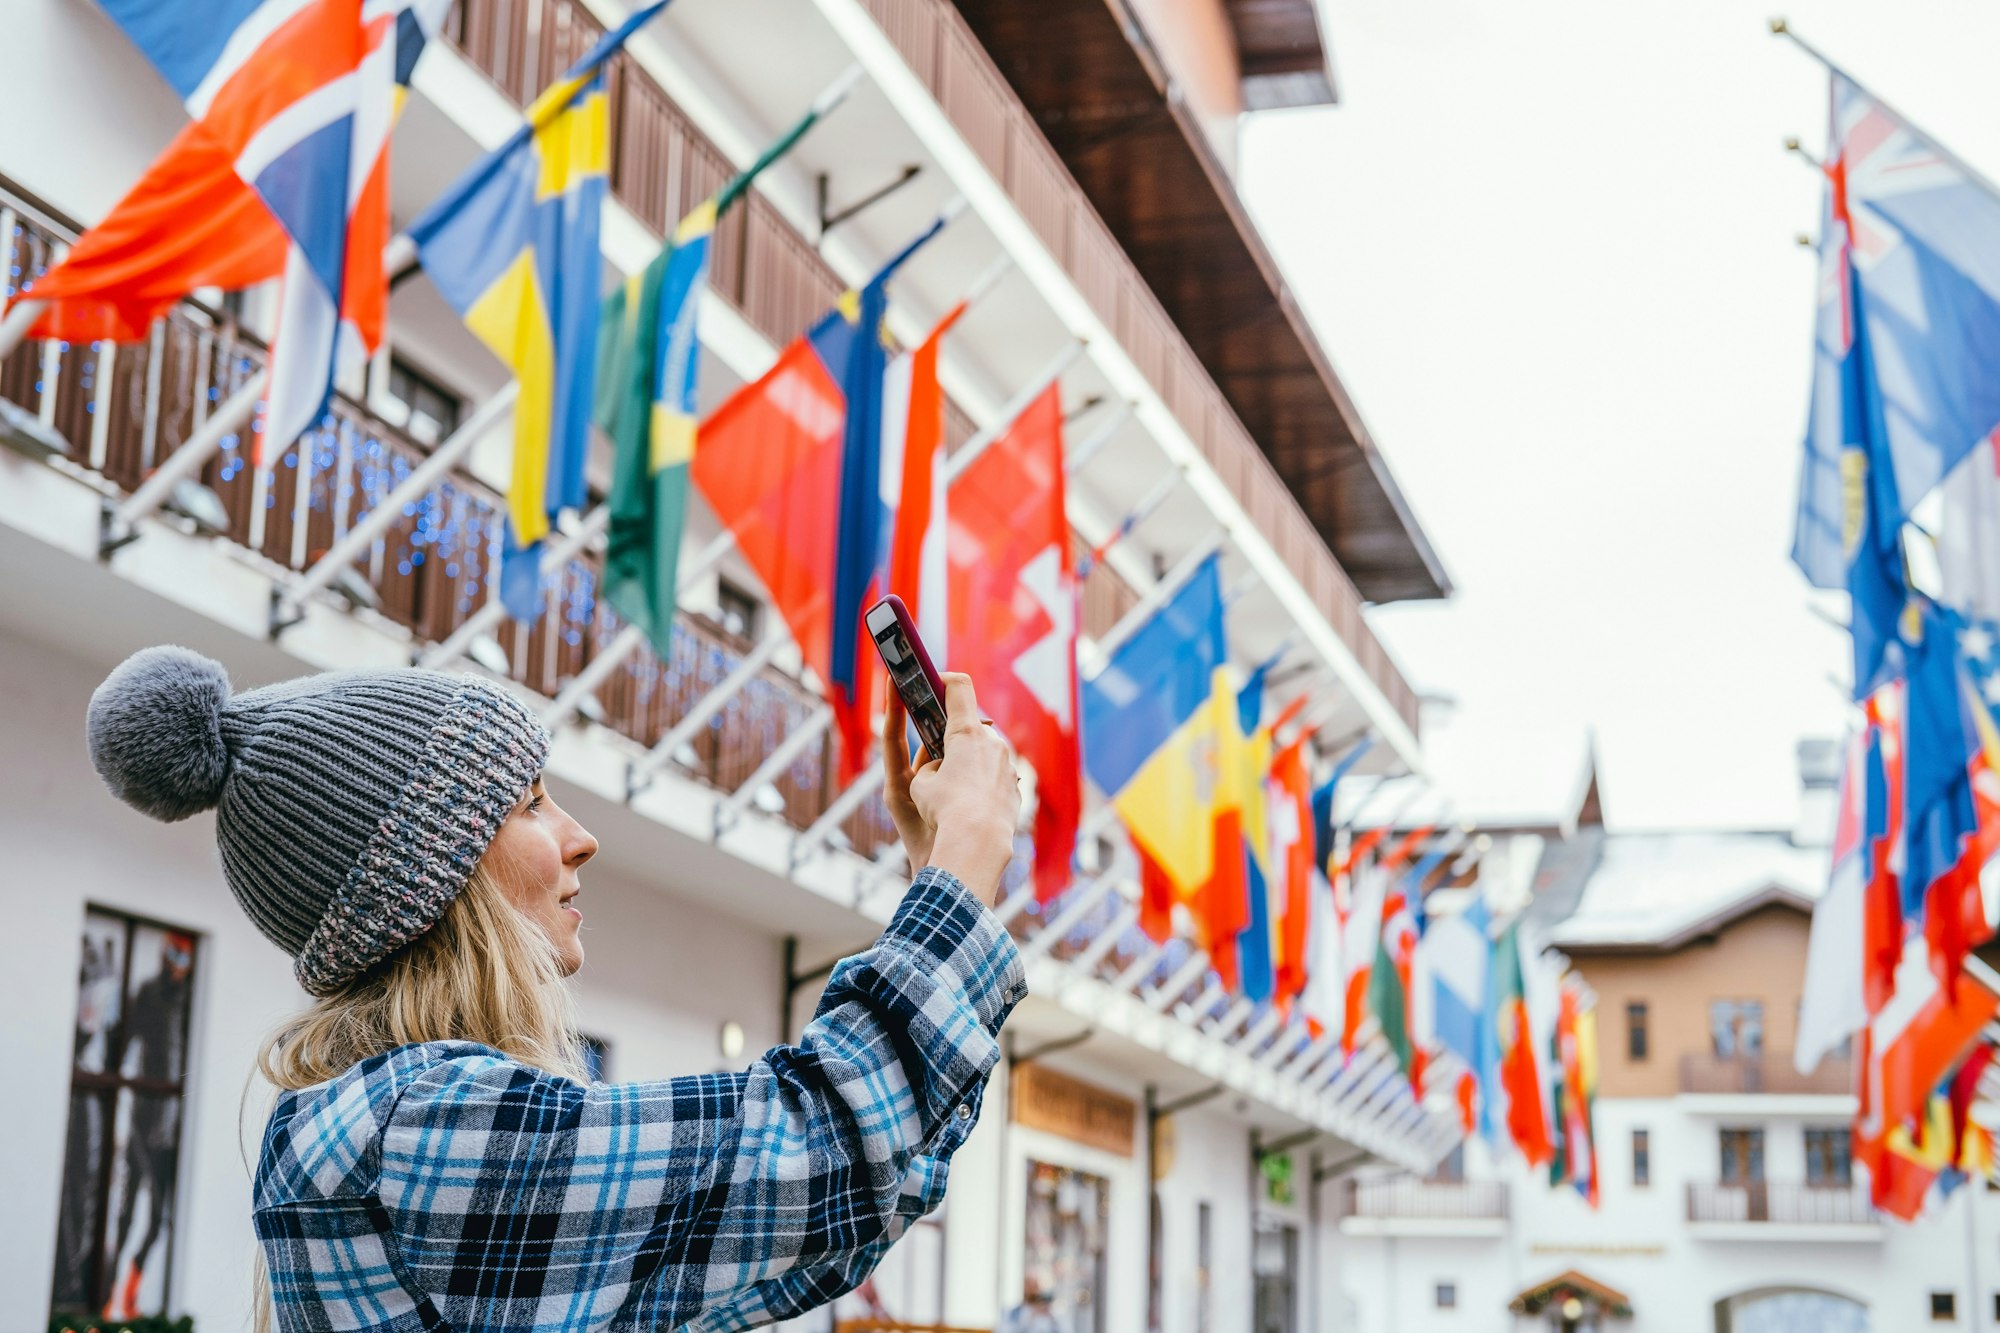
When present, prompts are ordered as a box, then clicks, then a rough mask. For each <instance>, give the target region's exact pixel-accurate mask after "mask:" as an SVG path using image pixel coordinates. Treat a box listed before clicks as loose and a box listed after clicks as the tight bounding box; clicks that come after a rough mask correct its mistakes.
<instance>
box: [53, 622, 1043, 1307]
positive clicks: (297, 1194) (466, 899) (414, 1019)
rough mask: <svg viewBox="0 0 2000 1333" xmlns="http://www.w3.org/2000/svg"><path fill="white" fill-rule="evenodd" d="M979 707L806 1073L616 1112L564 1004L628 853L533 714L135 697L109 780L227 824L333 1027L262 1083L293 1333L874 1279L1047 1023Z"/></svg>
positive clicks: (176, 680)
mask: <svg viewBox="0 0 2000 1333" xmlns="http://www.w3.org/2000/svg"><path fill="white" fill-rule="evenodd" d="M946 706H947V709H948V712H949V714H950V724H949V728H948V733H947V734H948V737H949V740H948V745H947V754H948V757H947V759H946V760H945V761H944V762H943V763H941V764H940V763H926V764H924V765H923V766H922V767H921V768H917V769H914V770H913V769H912V767H911V765H910V763H909V761H908V759H907V757H906V753H907V752H906V751H905V749H904V746H903V744H902V736H903V719H902V717H901V716H900V714H899V713H897V712H894V711H892V713H891V715H890V717H889V719H888V720H887V722H886V724H885V726H884V731H883V738H884V741H885V750H886V752H887V754H888V759H887V761H886V762H887V764H888V773H887V782H886V784H885V789H884V790H885V796H886V799H887V801H888V805H889V810H890V813H891V814H892V815H893V816H894V817H895V821H896V827H897V829H898V831H899V832H900V833H901V834H902V836H903V842H904V846H905V848H906V849H907V850H908V852H909V855H910V861H911V864H912V865H914V866H915V867H917V869H918V874H917V876H916V880H915V882H914V883H913V884H912V885H911V886H910V889H909V892H908V893H907V895H906V896H905V897H904V899H903V902H902V904H901V906H900V907H899V908H898V909H897V911H896V914H895V917H894V919H893V920H892V921H891V922H890V924H889V927H888V929H887V930H886V931H884V932H883V934H882V937H881V938H880V939H879V940H877V941H876V943H875V945H874V946H873V947H872V948H870V949H868V950H867V951H865V952H863V953H860V954H857V955H855V956H854V957H852V958H848V959H846V960H845V961H843V962H842V963H841V964H840V966H839V967H837V968H836V969H835V970H834V972H833V975H832V976H831V977H830V978H829V979H828V981H827V985H826V992H825V995H824V996H823V997H822V999H821V1001H820V1006H819V1010H818V1012H817V1014H816V1016H815V1017H814V1019H813V1021H812V1023H811V1024H810V1025H809V1026H808V1027H807V1029H806V1031H805V1034H804V1036H803V1037H802V1038H801V1040H800V1041H799V1043H798V1044H797V1045H795V1046H780V1047H774V1048H772V1049H771V1050H770V1051H767V1052H766V1053H765V1055H764V1057H763V1058H762V1059H761V1060H759V1061H757V1062H756V1063H755V1064H753V1065H752V1066H751V1067H750V1068H749V1069H747V1070H745V1071H744V1072H742V1073H739V1074H716V1075H709V1076H703V1077H691V1078H679V1079H673V1080H670V1081H667V1082H661V1083H635V1084H620V1085H603V1084H600V1085H596V1086H590V1085H589V1084H588V1081H587V1079H586V1078H585V1076H584V1075H583V1073H582V1064H581V1060H580V1058H579V1051H578V1041H577V1035H576V1027H575V1023H574V1021H573V1018H572V1015H571V1008H570V999H569V995H568V992H567V988H566V986H565V985H564V983H563V978H564V977H566V976H569V975H570V974H572V973H574V972H575V971H576V970H577V968H578V967H580V966H581V965H582V963H583V944H582V940H581V939H580V937H579V935H578V928H579V926H580V925H581V922H582V915H581V912H580V911H579V910H578V908H577V906H576V899H577V896H578V892H579V889H580V881H579V877H578V871H579V870H580V869H581V867H582V866H583V865H584V863H585V862H587V861H588V860H590V858H591V856H592V855H593V854H595V852H596V851H597V842H596V840H595V839H593V838H592V837H591V836H590V834H589V833H587V832H586V831H585V830H584V829H583V828H582V826H581V825H579V824H578V823H577V822H576V821H575V820H574V819H572V818H571V817H570V816H569V815H567V814H566V813H564V812H563V811H562V810H561V809H560V808H559V807H557V806H556V804H555V803H554V802H553V801H552V800H550V799H549V796H548V793H547V792H546V791H545V790H544V788H543V786H542V780H541V768H542V764H543V761H544V760H545V758H546V756H547V752H548V738H547V736H546V734H545V733H544V732H543V730H542V727H541V725H540V723H539V722H538V721H537V720H536V719H535V718H534V716H533V715H532V714H530V713H529V712H528V710H527V709H526V708H524V707H523V706H522V705H521V704H520V702H519V701H517V700H516V699H515V698H514V697H513V696H512V695H510V694H508V693H507V692H505V691H504V690H502V689H500V688H498V687H497V686H494V685H491V684H488V683H486V682H483V681H480V680H478V679H476V678H474V677H469V676H465V677H460V676H448V675H443V674H439V673H436V672H426V671H416V670H402V671H372V672H344V673H329V674H325V675H320V676H314V677H307V678H304V679H301V680H296V681H291V682H288V683H285V684H282V685H274V686H270V687H268V688H266V689H261V690H253V691H251V692H249V693H247V694H242V695H237V696H234V697H232V696H231V694H230V689H229V682H228V678H227V675H226V674H225V672H224V671H223V669H222V667H221V666H220V665H219V664H217V663H215V662H213V661H210V660H209V659H207V658H205V657H202V656H200V655H199V654H196V653H192V652H189V651H188V650H186V649H181V648H151V649H147V650H145V651H144V652H141V653H138V654H136V655H134V656H133V657H131V658H130V659H128V660H127V661H126V662H125V663H124V664H122V665H121V666H120V667H118V668H117V670H115V671H114V672H112V674H111V676H110V677H109V678H108V679H106V680H105V682H104V684H103V685H101V686H100V687H99V688H98V691H97V693H96V695H95V696H94V697H93V698H92V700H91V705H90V717H89V738H90V748H91V756H92V759H93V761H94V762H95V764H96V766H97V769H98V772H99V773H100V775H102V776H103V778H104V780H105V782H106V784H107V785H108V786H109V787H110V788H111V790H112V792H113V793H114V794H115V795H117V796H119V797H120V798H121V799H123V800H125V801H127V802H128V803H130V804H131V805H133V806H135V807H137V808H138V809H139V810H141V811H143V812H144V813H146V814H149V815H152V816H153V817H155V818H158V819H165V820H177V819H185V818H187V817H189V816H190V815H193V814H195V813H197V812H198V811H201V810H204V809H209V808H211V807H212V808H214V809H215V811H216V841H217V844H218V847H219V849H220V851H221V856H222V869H223V875H224V877H225V878H226V879H227V880H228V882H229V886H230V888H231V890H232V891H234V893H235V895H236V897H237V900H238V901H239V902H240V903H241V904H242V906H243V908H244V910H245V911H246V912H247V913H248V914H249V916H250V918H251V920H252V921H254V922H255V923H256V924H257V926H258V927H259V928H260V929H261V930H262V931H263V932H264V933H265V934H266V935H267V936H269V937H270V938H271V939H272V940H273V941H274V942H275V943H277V944H278V946H279V947H280V948H283V949H284V950H285V951H286V952H287V953H289V954H291V955H292V956H293V958H294V959H296V965H295V972H296V975H297V976H298V979H299V983H300V984H301V985H302V986H304V987H305V989H306V990H307V991H309V992H311V993H312V994H313V995H315V996H316V997H318V999H317V1002H316V1003H315V1004H314V1005H313V1007H312V1008H311V1009H310V1010H309V1011H308V1012H307V1013H306V1014H304V1015H303V1016H302V1017H300V1018H298V1019H296V1020H295V1021H293V1022H291V1023H288V1024H286V1025H285V1026H284V1027H283V1028H282V1029H281V1030H280V1031H279V1032H278V1033H277V1034H276V1035H275V1036H273V1037H272V1038H271V1040H270V1042H269V1044H268V1045H267V1047H266V1048H265V1050H264V1052H263V1055H262V1060H261V1067H262V1069H263V1071H264V1073H265V1075H266V1077H268V1078H269V1079H270V1080H271V1082H272V1083H273V1084H275V1085H276V1086H277V1087H278V1088H279V1089H280V1094H279V1097H278V1100H277V1106H276V1109H275V1110H274V1111H273V1113H272V1115H271V1120H270V1124H269V1125H268V1127H267V1128H266V1130H265V1134H264V1142H263V1150H262V1152H261V1154H260V1156H259V1160H258V1164H257V1173H256V1182H255V1189H254V1210H255V1212H254V1220H255V1226H256V1232H257V1236H258V1239H259V1241H260V1243H261V1246H262V1251H263V1255H264V1257H265V1259H266V1260H267V1262H268V1264H269V1271H270V1293H271V1299H272V1302H273V1303H274V1304H275V1307H276V1312H277V1322H278V1326H279V1327H280V1328H283V1329H286V1330H295V1329H296V1330H306V1329H311V1330H320V1329H332V1328H339V1329H363V1330H396V1331H397V1333H404V1331H405V1330H417V1329H424V1330H443V1329H454V1330H471V1329H479V1330H496V1329H499V1330H504V1329H532V1330H536V1333H544V1331H546V1330H571V1329H599V1328H614V1329H628V1328H629V1329H675V1328H679V1327H681V1326H682V1325H683V1324H689V1325H691V1326H693V1327H694V1328H697V1329H704V1330H706V1329H732V1328H744V1327H749V1326H751V1325H755V1324H761V1323H766V1322H769V1321H771V1320H773V1319H781V1318H786V1317H789V1316H791V1315H795V1314H799V1313H802V1312H804V1311H806V1310H809V1309H811V1308H813V1307H815V1306H817V1305H820V1304H823V1303H824V1302H826V1301H828V1300H831V1299H832V1298H833V1297H834V1296H837V1295H839V1294H840V1293H841V1292H844V1291H846V1290H848V1289H849V1288H850V1287H852V1286H853V1285H854V1284H855V1283H857V1282H859V1281H860V1280H861V1279H862V1278H863V1277H864V1276H866V1275H867V1273H868V1271H869V1270H870V1269H871V1268H872V1267H873V1266H874V1264H875V1262H876V1260H877V1259H878V1258H879V1257H880V1255H881V1254H882V1252H883V1251H884V1250H885V1249H886V1248H887V1247H888V1246H889V1245H890V1244H891V1243H892V1242H893V1241H894V1240H895V1239H896V1238H897V1236H899V1235H900V1234H901V1233H902V1231H903V1229H904V1228H905V1227H906V1226H907V1225H908V1224H909V1222H910V1221H911V1220H913V1219H914V1218H917V1217H920V1216H922V1215H923V1214H924V1213H925V1212H928V1211H929V1210H930V1209H932V1208H934V1207H935V1206H936V1205H937V1203H938V1201H939V1199H940V1198H941V1197H942V1195H943V1191H944V1179H945V1168H946V1165H947V1164H948V1162H949V1160H950V1157H951V1154H952V1152H953V1151H954V1150H955V1149H956V1148H957V1147H958V1145H959V1144H960V1143H961V1142H963V1141H964V1138H965V1136H966V1134H967V1133H968V1132H969V1131H970V1129H971V1127H972V1125H973V1122H974V1120H975V1119H976V1117H977V1115H978V1110H979V1100H980V1093H981V1091H982V1089H983V1088H984V1086H985V1081H986V1074H987V1071H988V1070H989V1069H991V1067H992V1065H993V1063H994V1060H995V1058H996V1056H997V1055H998V1051H999V1047H998V1033H999V1029H1000V1025H1001V1023H1002V1022H1003V1021H1005V1019H1006V1016H1007V1014H1008V1011H1009V1010H1011V1009H1012V1008H1013V1006H1014V1004H1015V1003H1016V1002H1018V1001H1019V1000H1020V998H1021V997H1022V995H1023V994H1024V993H1025V991H1026V985H1025V983H1024V982H1023V980H1022V972H1021V964H1020V960H1019V957H1018V956H1017V955H1016V953H1015V951H1014V947H1013V944H1012V942H1011V941H1010V940H1009V938H1008V936H1007V933H1006V931H1005V930H1004V929H1003V928H1002V927H1001V926H1000V924H999V922H998V921H997V920H995V918H994V917H993V915H992V913H991V912H990V911H988V910H987V909H988V908H989V907H990V906H991V905H992V904H993V902H994V899H995V897H996V895H997V894H998V892H999V883H1000V876H1001V872H1002V870H1003V869H1004V868H1005V866H1006V864H1007V860H1008V857H1009V855H1010V852H1011V847H1012V837H1013V831H1014V824H1015V819H1016V816H1017V814H1018V810H1019V803H1020V795H1019V790H1018V785H1017V782H1016V779H1015V775H1014V770H1013V766H1012V762H1011V760H1010V758H1009V756H1008V754H1007V751H1006V747H1005V746H1004V745H1003V744H1002V742H1001V741H1000V740H999V739H998V738H997V737H996V736H995V735H994V734H993V733H992V731H991V730H990V729H988V728H987V727H984V726H981V725H980V721H979V710H978V704H977V701H976V700H975V698H974V696H973V690H972V682H971V681H970V680H968V679H967V678H966V677H964V676H960V675H949V676H947V677H946ZM260 1304H261V1303H260ZM267 1319H268V1313H261V1314H260V1320H259V1323H260V1325H263V1324H264V1323H265V1320H267Z"/></svg>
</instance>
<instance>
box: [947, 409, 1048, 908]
mask: <svg viewBox="0 0 2000 1333" xmlns="http://www.w3.org/2000/svg"><path fill="white" fill-rule="evenodd" d="M932 521H933V522H935V521H936V520H935V519H933V520H932ZM948 524H949V533H950V535H949V538H948V541H947V548H946V549H947V553H948V557H949V565H950V578H949V587H950V592H949V594H948V597H949V600H950V616H949V621H950V623H949V630H948V634H949V638H948V640H947V641H948V643H949V644H950V652H951V665H952V669H953V670H956V671H964V672H967V673H968V674H970V675H971V676H972V678H973V679H974V681H975V682H977V685H978V688H979V703H980V706H981V707H982V708H984V709H985V710H986V712H987V713H988V714H989V715H990V716H991V717H992V719H993V721H994V723H995V725H997V726H998V727H999V728H1000V730H1001V732H1002V733H1003V734H1005V735H1006V737H1007V739H1008V740H1009V741H1011V742H1013V744H1014V747H1015V748H1016V749H1017V750H1019V751H1020V753H1021V755H1022V756H1023V757H1024V758H1026V759H1027V761H1028V762H1029V763H1030V764H1032V765H1033V766H1034V770H1035V796H1036V805H1035V893H1036V896H1037V897H1038V898H1040V899H1041V900H1042V901H1044V902H1046V901H1047V900H1049V899H1050V898H1053V897H1054V896H1055V895H1056V894H1058V893H1060V892H1062V890H1063V888H1064V887H1065V886H1066V885H1067V884H1068V883H1069V879H1070V857H1071V854H1072V853H1073V852H1074V851H1075V849H1076V830H1077V821H1078V816H1079V814H1080V812H1081V807H1082V799H1083V798H1082V791H1083V779H1082V773H1081V764H1082V758H1081V752H1080V750H1079V749H1078V746H1077V725H1076V719H1077V705H1076V700H1077V678H1076V619H1077V615H1076V613H1077V592H1076V567H1075V563H1074V560H1073V558H1072V554H1071V550H1070V528H1069V519H1068V518H1067V516H1066V514H1065V511H1064V486H1063V439H1062V400H1061V398H1060V397H1059V395H1058V392H1057V386H1056V385H1053V384H1051V385H1050V386H1049V387H1048V388H1047V389H1046V390H1044V391H1043V392H1042V394H1041V395H1040V396H1039V397H1037V398H1036V399H1035V401H1034V402H1033V403H1032V404H1030V405H1029V406H1028V408H1027V410H1026V411H1024V412H1022V413H1021V415H1020V416H1019V417H1017V418H1015V420H1014V423H1013V425H1012V426H1010V427H1009V428H1008V430H1007V433H1006V434H1005V435H1004V436H1002V437H1001V438H1000V439H998V440H995V441H994V442H993V443H992V444H991V445H990V446H988V448H987V449H986V450H985V452H984V453H982V454H980V455H979V457H978V458H976V459H974V460H973V462H972V463H971V465H970V466H969V467H967V468H966V470H965V471H964V472H963V473H961V474H960V475H959V476H958V477H957V478H955V479H954V484H953V487H952V499H951V509H950V513H949V517H948Z"/></svg>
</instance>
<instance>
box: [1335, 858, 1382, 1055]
mask: <svg viewBox="0 0 2000 1333" xmlns="http://www.w3.org/2000/svg"><path fill="white" fill-rule="evenodd" d="M1350 882H1351V884H1352V886H1353V893H1352V895H1351V896H1350V898H1349V900H1348V908H1347V919H1346V920H1345V921H1343V922H1341V925H1340V954H1341V958H1340V977H1341V993H1342V997H1343V1010H1342V1014H1341V1028H1340V1049H1341V1052H1342V1054H1343V1055H1346V1056H1352V1055H1353V1054H1354V1052H1355V1051H1356V1050H1358V1049H1359V1048H1360V1045H1361V1030H1362V1026H1363V1025H1364V1024H1365V1023H1366V1022H1367V1020H1368V1015H1369V1013H1370V1012H1371V1006H1370V1002H1369V1001H1370V995H1369V990H1370V986H1371V983H1372V980H1373V974H1374V970H1375V956H1376V954H1378V953H1379V952H1380V951H1381V948H1382V917H1383V905H1384V898H1385V896H1386V890H1387V888H1388V883H1389V876H1388V875H1387V874H1386V873H1385V872H1384V871H1383V870H1382V869H1381V868H1380V867H1378V866H1374V865H1370V864H1364V865H1362V866H1360V867H1359V868H1357V869H1356V870H1355V871H1354V873H1353V877H1352V879H1351V881H1350Z"/></svg>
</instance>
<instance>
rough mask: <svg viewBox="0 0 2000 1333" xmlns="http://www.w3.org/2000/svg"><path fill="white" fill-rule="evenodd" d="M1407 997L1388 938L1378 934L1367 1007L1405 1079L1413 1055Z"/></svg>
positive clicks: (1370, 969) (1369, 980) (1369, 973)
mask: <svg viewBox="0 0 2000 1333" xmlns="http://www.w3.org/2000/svg"><path fill="white" fill-rule="evenodd" d="M1409 1000H1410V997H1409V996H1408V995H1406V994H1404V993H1403V978H1402V976H1401V975H1400V974H1398V973H1397V971H1396V958H1395V955H1394V954H1392V953H1390V952H1389V944H1388V941H1387V940H1386V939H1384V938H1383V937H1382V936H1379V935H1378V936H1377V937H1376V939H1375V964H1374V966H1373V967H1370V968H1369V969H1368V1007H1369V1009H1371V1010H1373V1011H1374V1014H1375V1021H1376V1022H1378V1023H1380V1024H1381V1025H1382V1039H1383V1040H1384V1041H1386V1042H1388V1043H1389V1049H1390V1050H1391V1051H1394V1052H1395V1053H1396V1064H1397V1066H1398V1067H1399V1068H1400V1069H1401V1070H1402V1071H1403V1076H1404V1077H1405V1078H1408V1077H1409V1074H1410V1067H1411V1062H1412V1055H1413V1052H1412V1049H1411V1046H1410V1012H1409Z"/></svg>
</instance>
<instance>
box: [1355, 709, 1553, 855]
mask: <svg viewBox="0 0 2000 1333" xmlns="http://www.w3.org/2000/svg"><path fill="white" fill-rule="evenodd" d="M1423 745H1424V768H1425V771H1426V773H1427V774H1428V775H1429V776H1428V778H1421V777H1395V778H1384V779H1379V780H1375V781H1370V780H1368V779H1355V780H1353V781H1347V782H1343V783H1341V787H1340V791H1339V793H1338V794H1337V798H1336V803H1335V813H1336V816H1337V817H1338V818H1340V819H1343V820H1345V819H1348V818H1351V817H1352V815H1353V813H1354V811H1355V810H1356V809H1361V807H1362V802H1364V801H1365V802H1367V805H1366V808H1365V809H1361V814H1362V819H1361V821H1360V822H1361V823H1362V824H1363V825H1371V824H1375V823H1377V822H1380V821H1382V820H1386V819H1389V818H1390V817H1392V816H1394V817H1395V822H1396V824H1397V825H1398V826H1399V827H1402V828H1416V827H1421V826H1422V825H1424V824H1436V823H1443V822H1451V823H1469V824H1474V825H1477V826H1479V827H1481V828H1488V829H1516V828H1566V827H1567V826H1568V825H1569V823H1570V821H1571V820H1573V819H1575V818H1576V813H1577V809H1578V807H1580V806H1581V805H1582V804H1583V797H1584V792H1585V790H1586V789H1587V788H1588V786H1589V784H1590V775H1591V771H1592V763H1591V746H1590V738H1589V737H1588V736H1587V735H1581V734H1579V735H1577V736H1574V737H1558V738H1554V739H1552V738H1551V735H1550V732H1549V731H1548V729H1547V728H1545V727H1542V726H1538V725H1536V724H1534V723H1532V722H1526V721H1523V722H1520V723H1510V722H1502V723H1498V724H1495V723H1492V722H1490V721H1482V722H1481V723H1480V724H1479V725H1477V726H1476V727H1475V726H1470V725H1468V724H1466V723H1465V722H1464V721H1463V720H1462V719H1461V718H1458V717H1451V718H1448V719H1446V720H1444V721H1441V722H1436V723H1432V722H1429V721H1428V720H1427V721H1426V723H1425V726H1424V731H1423Z"/></svg>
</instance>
